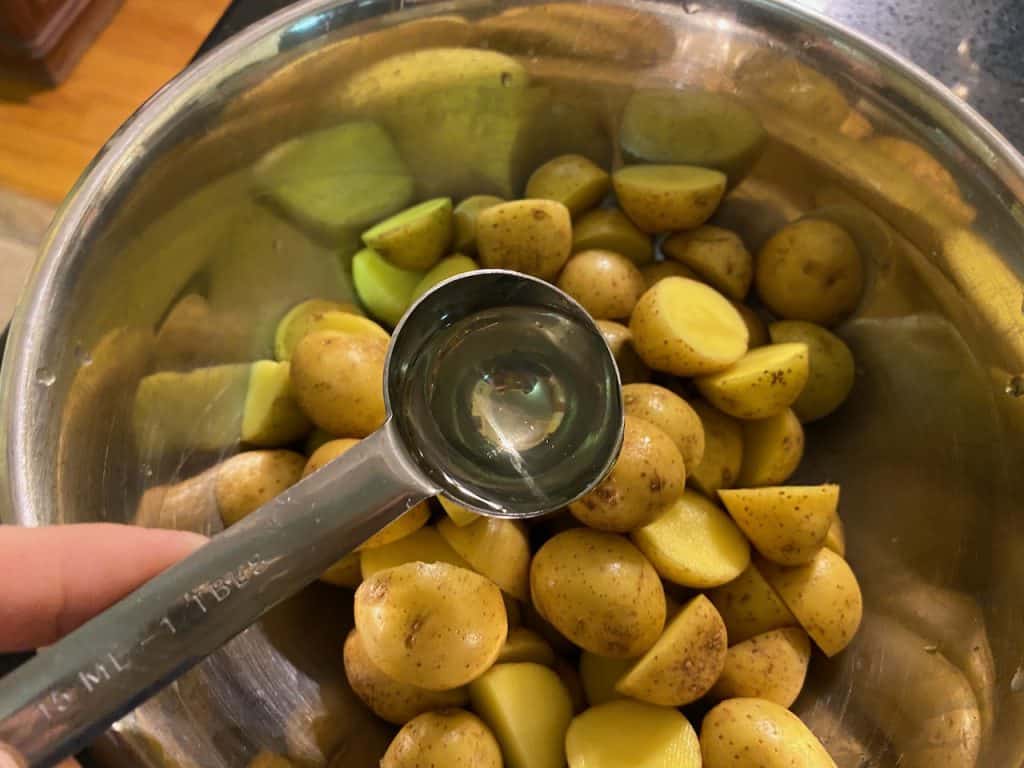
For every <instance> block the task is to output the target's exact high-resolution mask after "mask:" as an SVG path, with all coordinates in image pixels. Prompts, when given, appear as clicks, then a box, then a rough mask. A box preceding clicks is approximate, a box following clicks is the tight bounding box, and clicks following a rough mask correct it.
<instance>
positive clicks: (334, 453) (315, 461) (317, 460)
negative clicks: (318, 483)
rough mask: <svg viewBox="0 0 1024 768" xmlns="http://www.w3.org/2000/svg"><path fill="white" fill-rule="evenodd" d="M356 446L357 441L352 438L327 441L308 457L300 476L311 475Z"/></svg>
mask: <svg viewBox="0 0 1024 768" xmlns="http://www.w3.org/2000/svg"><path fill="white" fill-rule="evenodd" d="M358 444H359V441H358V440H357V439H355V438H354V437H342V438H340V439H337V440H328V441H327V442H326V443H324V444H323V445H321V446H319V447H318V448H317V449H316V450H315V451H313V453H312V455H310V457H309V459H308V460H307V461H306V466H305V467H304V468H303V470H302V476H303V477H306V476H307V475H311V474H313V473H314V472H316V471H317V470H318V469H320V468H321V467H323V466H325V465H327V464H329V463H330V462H332V461H334V459H336V458H338V457H339V456H341V455H342V454H343V453H345V451H347V450H348V449H349V448H352V447H353V446H356V445H358Z"/></svg>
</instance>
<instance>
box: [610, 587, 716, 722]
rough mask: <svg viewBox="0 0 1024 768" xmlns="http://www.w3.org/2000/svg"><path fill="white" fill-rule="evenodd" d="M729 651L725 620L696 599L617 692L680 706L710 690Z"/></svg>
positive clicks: (703, 600) (702, 599) (701, 597)
mask: <svg viewBox="0 0 1024 768" xmlns="http://www.w3.org/2000/svg"><path fill="white" fill-rule="evenodd" d="M727 647H728V643H727V640H726V634H725V623H724V622H723V621H722V617H721V616H719V615H718V611H717V610H716V609H715V606H714V605H712V604H711V601H710V600H708V599H707V598H706V597H704V595H697V597H695V598H693V599H692V600H691V601H690V602H688V603H687V604H686V605H685V606H683V609H682V610H681V611H680V612H679V613H678V614H676V617H675V618H674V619H672V621H671V622H670V623H669V625H668V626H667V627H665V632H664V634H662V636H661V637H660V638H658V642H656V643H655V644H654V647H653V648H651V650H649V651H648V652H647V653H646V654H644V656H643V657H642V658H641V659H640V660H639V661H637V663H636V664H635V665H634V666H633V667H632V668H631V669H630V670H629V671H628V672H627V673H626V674H625V676H623V677H622V679H621V680H619V682H618V684H617V685H616V686H615V689H616V690H617V691H618V692H619V693H622V694H625V695H626V696H630V697H632V698H634V699H640V700H641V701H646V702H649V703H651V704H660V705H661V706H664V707H681V706H683V705H685V704H689V703H690V702H693V701H696V700H697V699H699V698H700V697H701V696H703V695H704V694H705V693H707V692H708V691H709V690H711V686H712V685H714V684H715V681H716V680H717V679H718V676H719V675H720V674H721V673H722V669H723V668H724V666H725V658H726V650H727Z"/></svg>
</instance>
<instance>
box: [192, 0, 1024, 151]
mask: <svg viewBox="0 0 1024 768" xmlns="http://www.w3.org/2000/svg"><path fill="white" fill-rule="evenodd" d="M796 2H797V3H798V4H800V5H804V6H806V7H808V8H811V9H812V10H815V11H818V12H820V13H822V14H824V15H825V16H828V17H830V18H832V19H835V20H836V21H839V22H841V23H843V24H845V25H847V26H849V27H851V28H853V29H855V30H857V31H858V32H861V33H863V34H865V35H867V36H868V37H871V38H873V39H875V40H877V41H879V42H881V43H883V44H885V45H887V46H889V47H890V48H892V49H893V50H895V51H896V52H897V53H900V54H901V55H903V56H904V57H905V58H908V59H910V60H911V61H913V62H914V63H915V64H917V65H918V66H920V67H922V68H923V69H925V70H926V71H928V72H930V73H931V74H932V75H934V76H935V77H936V78H938V79H939V80H941V81H942V82H943V83H945V84H946V85H947V86H949V87H950V88H951V89H953V91H954V93H956V94H957V95H959V96H960V97H961V98H964V99H965V100H966V101H967V102H968V103H969V104H970V105H971V106H973V107H974V108H975V109H976V110H978V112H980V113H981V114H982V115H983V116H984V117H986V118H987V119H988V120H989V121H990V122H991V123H992V124H993V125H994V126H995V127H996V128H997V129H998V130H999V131H1001V132H1002V133H1003V135H1004V136H1006V137H1007V138H1008V139H1010V141H1012V142H1013V143H1014V145H1015V146H1017V147H1018V148H1020V149H1022V150H1024V120H1022V119H1020V118H1021V114H1022V111H1024V54H1022V51H1024V1H1022V0H888V1H886V0H875V1H874V2H865V1H864V0H796ZM286 5H290V2H289V0H234V2H232V3H231V5H230V7H229V8H228V10H227V11H226V12H225V14H224V16H223V17H221V20H220V21H219V22H218V24H217V26H216V27H214V30H213V32H212V33H211V34H210V36H209V38H208V39H207V40H206V42H205V43H204V44H203V48H202V49H201V52H202V51H204V50H207V49H208V48H211V47H213V46H214V45H216V44H217V43H219V42H221V41H223V40H225V39H227V38H228V37H230V36H231V35H233V34H235V33H236V32H238V31H239V30H241V29H243V28H245V27H246V26H248V25H249V24H251V23H252V22H254V21H256V20H258V19H260V18H262V17H263V16H266V15H267V14H269V13H271V12H273V11H276V10H278V9H279V8H283V7H284V6H286Z"/></svg>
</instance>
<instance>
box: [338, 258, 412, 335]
mask: <svg viewBox="0 0 1024 768" xmlns="http://www.w3.org/2000/svg"><path fill="white" fill-rule="evenodd" d="M423 277H424V274H423V272H418V271H412V270H408V269H401V268H400V267H396V266H395V265H394V264H391V263H390V262H388V261H387V260H386V259H385V258H384V257H383V256H381V255H380V254H379V253H377V252H376V251H375V250H373V249H372V248H364V249H363V250H361V251H359V253H357V254H356V255H355V256H353V257H352V284H353V286H355V289H356V294H357V295H358V296H359V300H360V301H361V302H362V303H363V306H365V307H366V309H367V310H369V312H370V314H371V315H373V316H374V317H376V318H377V319H378V320H381V321H383V322H385V323H387V324H388V325H392V326H394V325H398V321H399V320H401V319H402V315H404V314H405V310H407V309H408V308H409V305H410V304H412V295H413V291H415V290H416V288H417V286H419V284H420V282H421V281H422V280H423Z"/></svg>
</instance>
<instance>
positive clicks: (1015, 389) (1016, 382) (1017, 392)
mask: <svg viewBox="0 0 1024 768" xmlns="http://www.w3.org/2000/svg"><path fill="white" fill-rule="evenodd" d="M1006 394H1008V395H1009V396H1010V397H1024V375H1021V374H1019V373H1018V374H1017V375H1016V376H1011V377H1010V381H1009V382H1007V384H1006Z"/></svg>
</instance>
